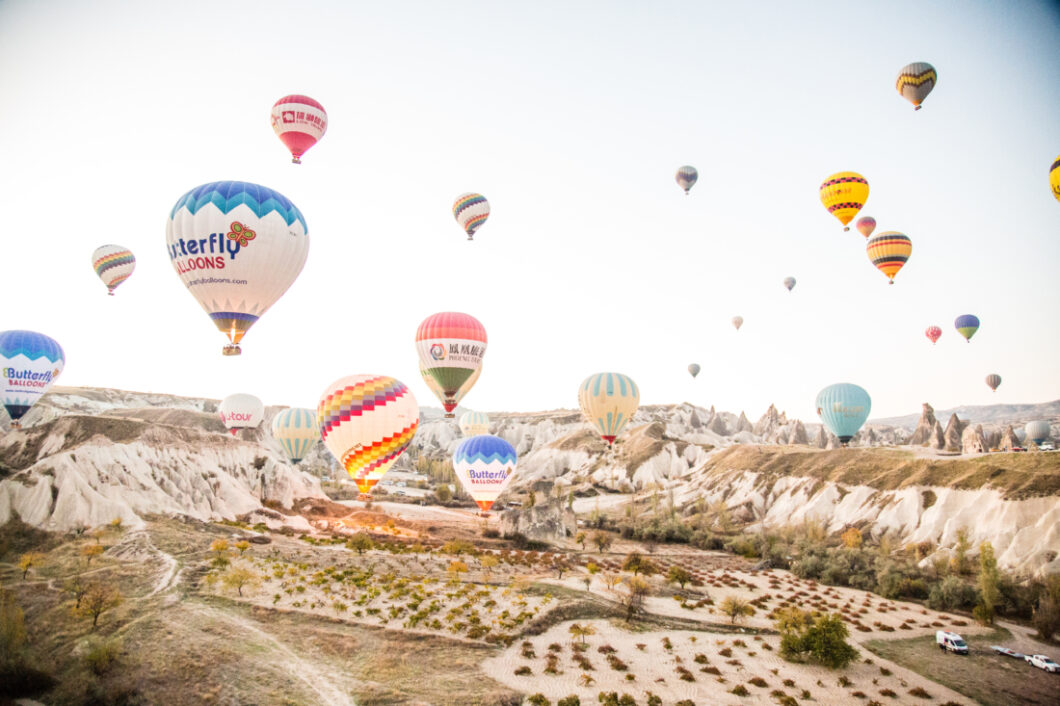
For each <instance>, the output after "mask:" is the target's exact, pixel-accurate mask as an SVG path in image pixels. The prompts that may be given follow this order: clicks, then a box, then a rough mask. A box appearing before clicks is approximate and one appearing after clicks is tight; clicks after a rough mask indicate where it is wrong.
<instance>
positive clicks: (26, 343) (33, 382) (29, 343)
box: [0, 330, 66, 427]
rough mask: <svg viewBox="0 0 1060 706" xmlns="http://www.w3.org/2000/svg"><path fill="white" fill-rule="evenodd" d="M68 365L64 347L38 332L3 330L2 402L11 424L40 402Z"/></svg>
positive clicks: (0, 349) (0, 358)
mask: <svg viewBox="0 0 1060 706" xmlns="http://www.w3.org/2000/svg"><path fill="white" fill-rule="evenodd" d="M65 366H66V355H65V354H64V353H63V348H62V346H60V345H59V343H58V342H57V341H56V340H55V339H54V338H52V337H51V336H45V335H44V334H43V333H37V332H36V331H19V330H14V331H4V332H2V333H0V374H2V375H3V381H2V383H3V397H2V399H3V403H4V409H6V410H7V413H8V415H9V416H10V417H11V422H12V426H15V427H18V425H19V420H20V419H22V417H23V416H25V414H26V412H28V411H29V410H30V408H31V407H32V406H33V405H34V404H36V403H37V400H39V399H40V398H41V397H43V396H44V393H46V392H47V391H48V388H50V387H51V386H52V383H54V382H55V379H56V378H58V377H59V373H61V372H62V371H63V368H64V367H65Z"/></svg>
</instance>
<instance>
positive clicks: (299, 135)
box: [271, 95, 328, 164]
mask: <svg viewBox="0 0 1060 706" xmlns="http://www.w3.org/2000/svg"><path fill="white" fill-rule="evenodd" d="M271 118H272V129H273V131H275V132H276V136H277V137H279V138H280V140H281V141H282V142H283V144H284V145H285V146H286V147H287V149H288V151H290V153H291V161H292V162H294V163H295V164H301V163H302V155H303V154H305V153H306V150H308V149H309V148H310V147H312V146H313V145H315V144H316V143H317V142H318V141H319V140H320V138H322V137H323V136H324V133H325V132H327V131H328V114H327V112H325V111H324V106H322V105H320V103H317V102H316V101H315V100H313V99H312V98H310V97H309V96H300V95H291V96H284V97H283V98H281V99H280V100H278V101H276V103H274V104H273V106H272V115H271Z"/></svg>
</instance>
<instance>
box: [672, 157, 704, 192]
mask: <svg viewBox="0 0 1060 706" xmlns="http://www.w3.org/2000/svg"><path fill="white" fill-rule="evenodd" d="M674 179H676V180H677V185H678V186H680V187H681V188H682V189H684V190H685V196H688V192H689V191H691V190H692V187H693V186H695V185H696V182H697V181H698V180H699V172H697V171H696V168H695V167H690V166H688V165H687V164H686V165H685V166H683V167H679V168H678V169H677V174H676V175H675V176H674Z"/></svg>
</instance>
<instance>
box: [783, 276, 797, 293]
mask: <svg viewBox="0 0 1060 706" xmlns="http://www.w3.org/2000/svg"><path fill="white" fill-rule="evenodd" d="M784 286H785V287H787V288H788V291H789V292H790V291H791V290H792V289H794V288H795V278H794V277H785V278H784Z"/></svg>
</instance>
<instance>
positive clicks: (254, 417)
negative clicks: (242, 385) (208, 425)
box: [217, 393, 265, 436]
mask: <svg viewBox="0 0 1060 706" xmlns="http://www.w3.org/2000/svg"><path fill="white" fill-rule="evenodd" d="M217 411H218V412H219V413H220V415H221V421H222V422H224V423H225V428H227V429H228V431H229V433H231V434H232V436H235V435H236V432H238V431H239V430H240V429H252V428H254V427H256V426H258V425H259V424H261V420H263V419H264V418H265V405H264V404H263V403H262V401H261V400H259V399H258V398H257V397H255V396H254V395H247V394H242V393H236V394H234V395H229V396H228V397H225V398H224V399H223V400H221V405H220V406H219V407H218V408H217Z"/></svg>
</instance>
